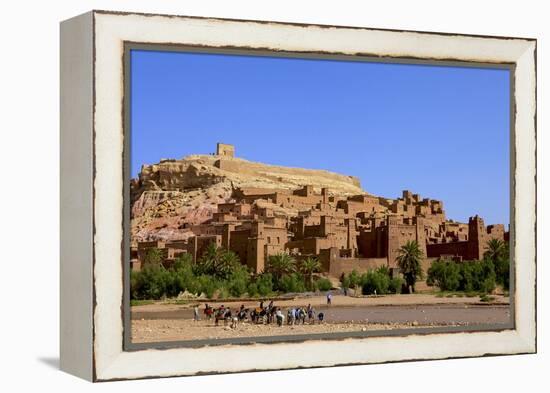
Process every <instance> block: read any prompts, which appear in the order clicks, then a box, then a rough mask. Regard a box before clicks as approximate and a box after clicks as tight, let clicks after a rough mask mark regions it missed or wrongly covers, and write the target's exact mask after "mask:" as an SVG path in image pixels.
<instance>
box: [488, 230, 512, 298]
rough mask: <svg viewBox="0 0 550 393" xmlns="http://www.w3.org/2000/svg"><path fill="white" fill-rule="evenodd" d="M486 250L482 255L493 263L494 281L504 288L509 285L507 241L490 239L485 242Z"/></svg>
mask: <svg viewBox="0 0 550 393" xmlns="http://www.w3.org/2000/svg"><path fill="white" fill-rule="evenodd" d="M487 248H488V250H487V251H486V252H485V254H484V255H483V256H484V258H485V259H486V260H489V261H491V262H492V263H493V265H494V271H495V281H496V282H497V283H498V284H500V285H502V286H503V287H504V289H509V287H510V251H509V248H508V243H506V242H503V241H502V240H499V239H491V240H489V241H488V242H487Z"/></svg>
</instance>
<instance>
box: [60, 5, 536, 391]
mask: <svg viewBox="0 0 550 393" xmlns="http://www.w3.org/2000/svg"><path fill="white" fill-rule="evenodd" d="M125 42H137V43H152V44H166V43H169V44H178V45H183V46H185V45H187V46H208V47H233V48H246V49H250V48H258V49H262V50H275V51H286V52H300V53H305V54H307V53H321V52H322V53H335V54H343V55H367V54H368V55H370V56H382V57H388V58H391V57H396V58H414V59H429V60H437V59H441V60H448V61H475V62H487V63H495V62H498V63H513V64H515V73H514V80H513V85H514V92H515V100H516V106H515V116H514V121H515V136H514V138H513V144H512V146H511V149H513V150H515V158H516V159H515V168H513V170H514V173H513V176H514V179H515V180H514V181H513V182H512V183H513V184H512V185H513V192H512V196H513V204H514V206H515V212H514V214H513V215H512V217H514V218H515V219H512V218H511V222H512V224H513V225H512V231H513V235H514V236H513V239H515V247H514V248H513V249H514V258H515V261H516V263H515V292H514V296H515V298H514V303H515V314H514V315H515V329H513V330H504V331H499V332H468V333H465V332H463V333H445V334H443V333H438V334H427V335H414V334H413V335H408V336H399V337H369V338H360V339H359V338H351V339H344V340H336V341H332V340H325V341H309V342H306V343H277V344H275V343H271V344H254V345H246V346H239V345H225V346H216V347H202V348H174V349H165V350H155V349H146V350H136V351H131V352H125V351H124V350H123V315H122V298H123V268H122V262H121V261H122V257H123V256H122V247H121V244H122V239H123V225H122V222H123V192H122V190H123V145H124V139H123V94H124V86H123V78H122V75H123V53H124V43H125ZM535 92H536V41H535V40H533V39H519V38H498V37H479V36H466V35H450V34H438V33H419V32H410V31H388V30H376V29H366V28H351V27H330V28H327V26H316V25H307V26H306V25H296V24H285V23H265V22H256V21H236V20H220V19H209V18H194V17H179V16H178V17H174V16H161V15H145V14H122V13H110V12H100V11H92V12H89V13H87V14H84V15H81V16H78V17H75V18H73V19H70V20H68V21H65V22H62V24H61V277H60V279H61V321H60V322H61V333H60V334H61V337H60V339H61V346H60V351H61V368H62V369H63V370H65V371H67V372H69V373H72V374H75V375H77V376H80V377H82V378H85V379H88V380H92V381H105V380H115V379H133V378H145V377H155V376H180V375H194V374H199V373H220V372H238V371H246V370H273V369H287V368H296V367H323V366H334V365H342V364H358V363H364V364H366V363H380V362H390V361H404V360H413V359H441V358H448V357H470V356H482V355H492V354H517V353H533V352H536V305H535V304H536V303H535V297H536V249H535V231H536V166H535V165H536V163H535V156H536V124H535V122H536V101H535ZM304 347H307V348H304Z"/></svg>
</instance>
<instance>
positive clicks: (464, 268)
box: [427, 260, 496, 293]
mask: <svg viewBox="0 0 550 393" xmlns="http://www.w3.org/2000/svg"><path fill="white" fill-rule="evenodd" d="M427 284H428V285H436V286H438V287H439V289H440V290H442V291H456V290H461V291H466V292H467V293H471V292H474V291H481V292H487V293H489V292H492V291H493V290H494V289H495V286H496V274H495V267H494V265H493V262H492V261H490V260H483V261H464V262H458V263H457V262H454V261H448V260H438V261H435V262H434V263H432V266H431V267H430V268H429V269H428V280H427Z"/></svg>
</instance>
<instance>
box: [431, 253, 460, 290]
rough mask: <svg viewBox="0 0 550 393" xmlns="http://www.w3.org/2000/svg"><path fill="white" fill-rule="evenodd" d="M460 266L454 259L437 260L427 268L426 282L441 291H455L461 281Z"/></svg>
mask: <svg viewBox="0 0 550 393" xmlns="http://www.w3.org/2000/svg"><path fill="white" fill-rule="evenodd" d="M461 277H462V276H461V274H460V266H458V264H457V263H456V262H454V261H448V260H437V261H435V262H433V263H432V266H430V268H429V269H428V279H427V280H426V283H427V284H428V285H430V286H433V285H436V286H438V287H439V289H440V290H442V291H456V290H457V289H458V288H459V286H460V281H461Z"/></svg>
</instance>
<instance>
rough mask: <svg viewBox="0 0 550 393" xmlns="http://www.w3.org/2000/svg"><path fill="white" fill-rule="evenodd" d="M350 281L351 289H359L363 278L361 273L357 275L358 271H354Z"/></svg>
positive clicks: (350, 275)
mask: <svg viewBox="0 0 550 393" xmlns="http://www.w3.org/2000/svg"><path fill="white" fill-rule="evenodd" d="M348 280H349V287H350V288H357V287H358V286H360V285H361V276H360V275H359V273H357V271H356V270H352V271H351V273H350V274H349V276H348Z"/></svg>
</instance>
